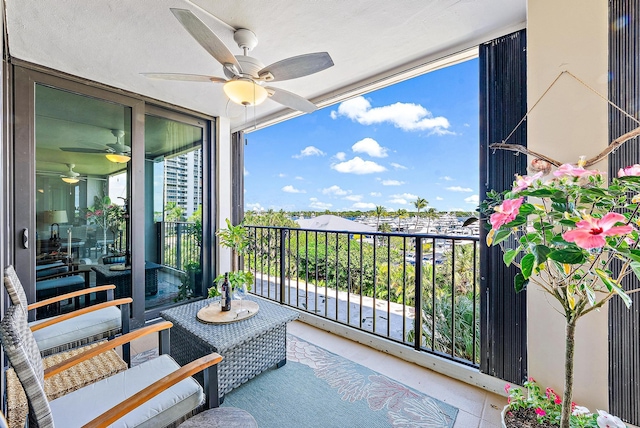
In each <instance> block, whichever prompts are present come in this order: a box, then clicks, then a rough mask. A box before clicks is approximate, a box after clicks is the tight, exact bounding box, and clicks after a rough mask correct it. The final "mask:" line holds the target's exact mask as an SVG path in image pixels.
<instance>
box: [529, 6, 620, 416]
mask: <svg viewBox="0 0 640 428" xmlns="http://www.w3.org/2000/svg"><path fill="white" fill-rule="evenodd" d="M527 7H528V10H527V15H528V16H527V88H528V94H527V105H528V108H529V109H531V107H532V106H533V105H534V104H535V103H536V102H537V101H538V99H539V98H540V97H541V95H542V94H543V93H544V91H546V89H547V88H548V87H549V85H550V84H551V83H552V82H553V80H554V79H555V78H556V77H557V76H558V74H559V73H560V72H561V71H563V70H567V71H570V72H571V73H573V74H574V75H576V76H577V77H579V78H580V79H582V80H583V81H584V82H585V83H586V84H588V85H589V86H591V87H592V88H594V89H595V90H596V91H598V92H599V93H600V94H602V95H604V96H605V97H606V96H607V82H608V2H607V0H590V1H586V2H585V1H583V0H562V1H558V0H529V1H528V4H527ZM527 129H528V134H527V136H528V147H529V148H530V149H531V150H533V151H535V152H538V153H542V154H544V155H547V156H549V157H551V158H553V159H556V160H558V161H561V162H562V163H574V164H575V163H577V161H578V157H579V156H580V155H585V156H586V157H587V158H589V157H592V156H594V155H596V154H597V153H599V152H600V151H601V150H604V149H605V148H606V146H607V145H608V110H607V103H606V102H605V101H604V100H602V99H601V98H599V97H598V96H597V95H595V94H594V93H593V92H591V91H589V90H588V89H587V88H586V87H584V86H583V85H581V84H580V83H579V82H577V81H576V80H574V79H573V78H571V76H568V75H564V76H562V77H561V78H560V80H559V81H558V82H557V83H556V84H555V85H554V87H553V88H552V89H551V90H550V91H549V92H548V93H547V94H546V95H545V96H544V98H542V100H541V101H540V103H539V104H538V105H537V106H536V107H535V109H534V110H533V111H532V112H531V114H530V115H529V119H528V121H527ZM530 160H531V159H529V161H530ZM591 168H593V169H598V170H600V171H607V160H606V159H605V160H604V161H602V162H600V163H599V164H597V165H595V166H592V167H591ZM527 293H528V294H527V299H528V305H527V312H528V318H527V325H528V329H527V330H528V331H527V334H528V364H529V366H528V373H529V375H530V376H531V377H533V378H534V379H536V381H538V382H539V383H540V385H541V386H543V387H552V388H554V389H555V390H556V391H558V392H560V391H562V390H563V389H564V387H563V380H564V348H565V347H564V317H563V316H562V315H561V314H560V313H558V312H557V311H556V310H554V309H553V308H551V306H550V305H549V302H550V301H551V300H552V299H551V297H548V295H547V294H544V293H543V292H542V291H540V290H539V289H536V287H535V286H533V285H532V286H531V287H530V288H529V289H528V290H527ZM607 311H608V308H607V307H604V308H603V309H602V310H600V312H597V313H591V314H589V315H587V316H585V317H584V318H582V319H580V320H579V321H578V327H577V333H576V352H575V355H576V359H575V380H574V401H576V402H577V403H578V404H580V405H583V406H586V407H588V408H589V409H591V410H592V411H595V410H596V409H608V407H609V404H608V369H607V367H608V347H607V340H608V335H607V334H608V333H607Z"/></svg>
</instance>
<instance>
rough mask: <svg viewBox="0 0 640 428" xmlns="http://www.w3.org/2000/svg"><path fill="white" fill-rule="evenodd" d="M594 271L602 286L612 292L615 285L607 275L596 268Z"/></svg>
mask: <svg viewBox="0 0 640 428" xmlns="http://www.w3.org/2000/svg"><path fill="white" fill-rule="evenodd" d="M595 271H596V273H597V274H598V276H599V277H600V279H601V280H602V282H603V283H604V285H605V286H606V287H607V290H609V291H612V290H613V289H614V287H615V286H616V284H615V283H614V282H613V280H612V279H611V278H610V277H609V274H608V273H607V272H605V271H603V270H602V269H597V268H596V269H595Z"/></svg>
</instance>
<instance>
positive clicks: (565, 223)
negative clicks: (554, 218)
mask: <svg viewBox="0 0 640 428" xmlns="http://www.w3.org/2000/svg"><path fill="white" fill-rule="evenodd" d="M558 223H560V224H561V225H563V226H569V227H575V226H576V222H575V221H573V220H568V219H566V218H563V219H562V220H560V221H559V222H558Z"/></svg>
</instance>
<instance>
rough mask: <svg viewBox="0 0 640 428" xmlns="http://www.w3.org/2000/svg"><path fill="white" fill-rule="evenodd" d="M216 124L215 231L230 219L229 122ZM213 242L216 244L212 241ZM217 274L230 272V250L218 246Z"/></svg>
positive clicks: (225, 120) (218, 121)
mask: <svg viewBox="0 0 640 428" xmlns="http://www.w3.org/2000/svg"><path fill="white" fill-rule="evenodd" d="M217 123H218V135H217V142H218V144H217V149H218V156H217V162H218V165H217V167H216V171H217V173H218V177H217V184H218V200H217V203H218V212H217V225H216V228H215V230H214V231H213V232H214V233H215V231H217V230H218V229H226V228H227V224H226V222H225V219H227V218H229V219H230V218H231V190H232V186H231V178H232V176H231V174H232V171H231V169H232V168H231V165H232V159H231V122H230V120H229V118H228V117H220V118H219V119H218V120H217ZM213 242H217V239H214V240H213ZM217 251H218V265H217V266H218V273H219V274H220V273H224V272H229V271H231V250H230V249H229V248H224V247H221V246H218V248H217Z"/></svg>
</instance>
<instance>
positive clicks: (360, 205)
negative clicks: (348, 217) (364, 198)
mask: <svg viewBox="0 0 640 428" xmlns="http://www.w3.org/2000/svg"><path fill="white" fill-rule="evenodd" d="M351 208H353V209H354V210H374V209H375V208H376V204H374V203H371V202H356V203H355V204H353V206H352V207H351Z"/></svg>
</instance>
